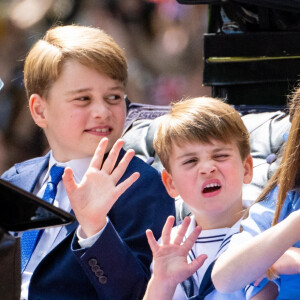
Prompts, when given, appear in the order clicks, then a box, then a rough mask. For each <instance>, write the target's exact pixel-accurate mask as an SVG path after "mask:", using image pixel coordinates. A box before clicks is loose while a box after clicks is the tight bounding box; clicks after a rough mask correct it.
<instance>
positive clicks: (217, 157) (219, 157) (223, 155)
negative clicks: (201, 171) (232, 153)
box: [214, 154, 229, 160]
mask: <svg viewBox="0 0 300 300" xmlns="http://www.w3.org/2000/svg"><path fill="white" fill-rule="evenodd" d="M227 157H229V154H218V155H215V156H214V158H215V159H217V160H224V159H226V158H227Z"/></svg>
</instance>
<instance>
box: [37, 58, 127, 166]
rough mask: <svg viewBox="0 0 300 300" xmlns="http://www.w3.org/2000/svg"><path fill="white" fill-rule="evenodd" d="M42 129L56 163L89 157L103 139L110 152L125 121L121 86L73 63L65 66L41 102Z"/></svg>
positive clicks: (70, 62)
mask: <svg viewBox="0 0 300 300" xmlns="http://www.w3.org/2000/svg"><path fill="white" fill-rule="evenodd" d="M43 113H44V118H45V123H43V126H41V127H43V128H44V130H45V133H46V136H47V138H48V140H49V144H50V146H51V148H52V150H53V154H54V157H55V158H56V159H57V160H58V161H68V160H71V159H75V158H82V157H87V156H92V155H93V154H94V151H95V149H96V147H97V145H98V143H99V141H100V140H101V139H102V138H103V137H107V138H108V139H109V144H108V149H107V150H110V149H111V147H112V145H113V144H114V143H115V141H116V140H117V139H118V138H120V136H121V134H122V131H123V128H124V123H125V118H126V104H125V101H124V87H123V85H122V83H120V82H119V81H116V80H113V79H111V78H110V77H108V76H106V75H105V74H100V73H98V72H97V71H95V70H94V69H91V68H88V67H86V66H84V65H82V64H80V63H78V62H76V61H69V62H67V63H66V64H65V65H64V68H63V72H62V73H61V75H60V77H59V78H58V80H57V81H56V82H55V83H54V84H53V85H52V87H51V89H50V91H49V93H48V96H47V100H45V101H44V112H43Z"/></svg>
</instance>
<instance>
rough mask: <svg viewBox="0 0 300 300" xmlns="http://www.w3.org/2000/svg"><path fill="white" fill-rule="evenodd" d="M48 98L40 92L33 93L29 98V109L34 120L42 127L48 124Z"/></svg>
mask: <svg viewBox="0 0 300 300" xmlns="http://www.w3.org/2000/svg"><path fill="white" fill-rule="evenodd" d="M45 108H46V100H45V99H43V98H42V97H41V96H40V95H38V94H32V95H31V96H30V99H29V109H30V113H31V116H32V119H33V121H34V122H35V123H36V124H37V125H38V126H39V127H41V128H45V127H46V126H47V120H46V118H45Z"/></svg>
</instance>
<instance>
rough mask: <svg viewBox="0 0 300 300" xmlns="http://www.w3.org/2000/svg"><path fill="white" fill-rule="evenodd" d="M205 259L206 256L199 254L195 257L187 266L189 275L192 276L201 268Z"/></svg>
mask: <svg viewBox="0 0 300 300" xmlns="http://www.w3.org/2000/svg"><path fill="white" fill-rule="evenodd" d="M206 259H207V255H206V254H201V255H199V256H198V257H196V258H195V259H194V260H193V261H192V262H191V263H190V264H189V268H190V273H191V275H192V274H194V273H195V272H196V271H197V270H198V269H199V268H201V267H202V265H203V264H204V262H205V260H206Z"/></svg>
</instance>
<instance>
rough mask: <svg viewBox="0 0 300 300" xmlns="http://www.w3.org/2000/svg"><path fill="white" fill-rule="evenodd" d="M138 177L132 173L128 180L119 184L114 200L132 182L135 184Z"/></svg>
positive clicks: (138, 175)
mask: <svg viewBox="0 0 300 300" xmlns="http://www.w3.org/2000/svg"><path fill="white" fill-rule="evenodd" d="M139 177H140V173H139V172H134V173H133V174H131V175H130V176H129V177H128V178H126V179H125V180H124V181H122V182H121V183H119V184H118V185H117V186H116V190H115V198H116V199H118V198H119V197H120V196H121V195H122V194H123V193H124V192H125V191H126V190H127V189H128V188H129V187H130V186H131V185H132V184H133V183H134V182H136V181H137V180H138V178H139Z"/></svg>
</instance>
